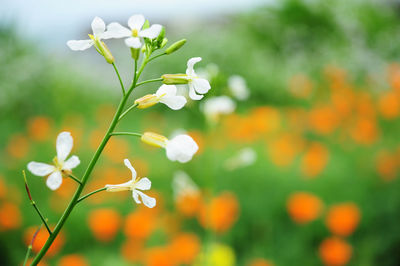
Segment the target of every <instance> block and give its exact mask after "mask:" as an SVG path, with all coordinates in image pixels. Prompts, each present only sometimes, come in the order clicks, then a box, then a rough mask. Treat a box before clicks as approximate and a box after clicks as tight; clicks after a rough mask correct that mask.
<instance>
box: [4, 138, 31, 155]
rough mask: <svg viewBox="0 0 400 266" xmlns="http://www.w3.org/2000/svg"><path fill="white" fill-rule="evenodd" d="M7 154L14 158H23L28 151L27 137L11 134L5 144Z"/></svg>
mask: <svg viewBox="0 0 400 266" xmlns="http://www.w3.org/2000/svg"><path fill="white" fill-rule="evenodd" d="M7 151H8V154H9V155H11V156H12V157H14V158H16V159H22V158H24V157H25V156H26V155H27V154H28V152H29V142H28V139H27V138H26V137H25V136H23V135H21V134H16V135H13V136H12V137H11V138H10V140H9V142H8V145H7Z"/></svg>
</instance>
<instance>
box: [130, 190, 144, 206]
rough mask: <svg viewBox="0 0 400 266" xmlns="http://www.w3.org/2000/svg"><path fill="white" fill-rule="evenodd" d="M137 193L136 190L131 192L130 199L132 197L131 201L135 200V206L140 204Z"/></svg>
mask: <svg viewBox="0 0 400 266" xmlns="http://www.w3.org/2000/svg"><path fill="white" fill-rule="evenodd" d="M138 192H139V191H137V190H132V197H133V199H134V200H135V202H136V203H137V204H140V203H142V202H141V201H140V200H139V194H138Z"/></svg>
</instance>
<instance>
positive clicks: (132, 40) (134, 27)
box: [107, 14, 162, 49]
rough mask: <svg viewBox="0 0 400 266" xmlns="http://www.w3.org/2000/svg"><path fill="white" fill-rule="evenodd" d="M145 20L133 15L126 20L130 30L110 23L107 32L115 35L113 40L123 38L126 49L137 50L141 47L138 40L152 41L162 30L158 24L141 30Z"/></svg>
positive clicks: (142, 17)
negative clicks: (147, 39)
mask: <svg viewBox="0 0 400 266" xmlns="http://www.w3.org/2000/svg"><path fill="white" fill-rule="evenodd" d="M145 21H146V19H145V18H144V16H143V15H141V14H139V15H133V16H131V17H130V18H129V19H128V26H129V28H130V29H128V28H126V27H124V26H122V25H121V24H119V23H117V22H113V23H110V24H109V25H108V26H107V30H108V31H111V32H113V33H115V35H114V36H115V37H114V38H125V37H128V38H127V39H125V44H126V45H127V46H128V47H131V48H135V49H139V48H141V47H142V43H141V41H140V38H149V39H154V38H156V37H158V35H159V34H160V32H161V30H162V26H161V25H159V24H153V25H151V27H149V28H147V29H144V30H142V27H143V25H144V23H145Z"/></svg>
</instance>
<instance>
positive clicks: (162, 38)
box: [156, 27, 165, 47]
mask: <svg viewBox="0 0 400 266" xmlns="http://www.w3.org/2000/svg"><path fill="white" fill-rule="evenodd" d="M164 37H165V28H164V27H162V28H161V31H160V34H158V37H157V40H156V43H157V46H158V47H161V44H162V42H163V40H164Z"/></svg>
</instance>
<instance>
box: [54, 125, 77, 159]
mask: <svg viewBox="0 0 400 266" xmlns="http://www.w3.org/2000/svg"><path fill="white" fill-rule="evenodd" d="M73 143H74V140H73V139H72V136H71V133H69V132H66V131H64V132H61V133H60V134H59V135H58V136H57V143H56V149H57V158H58V160H59V161H61V162H64V161H65V159H66V158H67V156H68V155H69V153H70V152H71V150H72V146H73Z"/></svg>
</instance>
